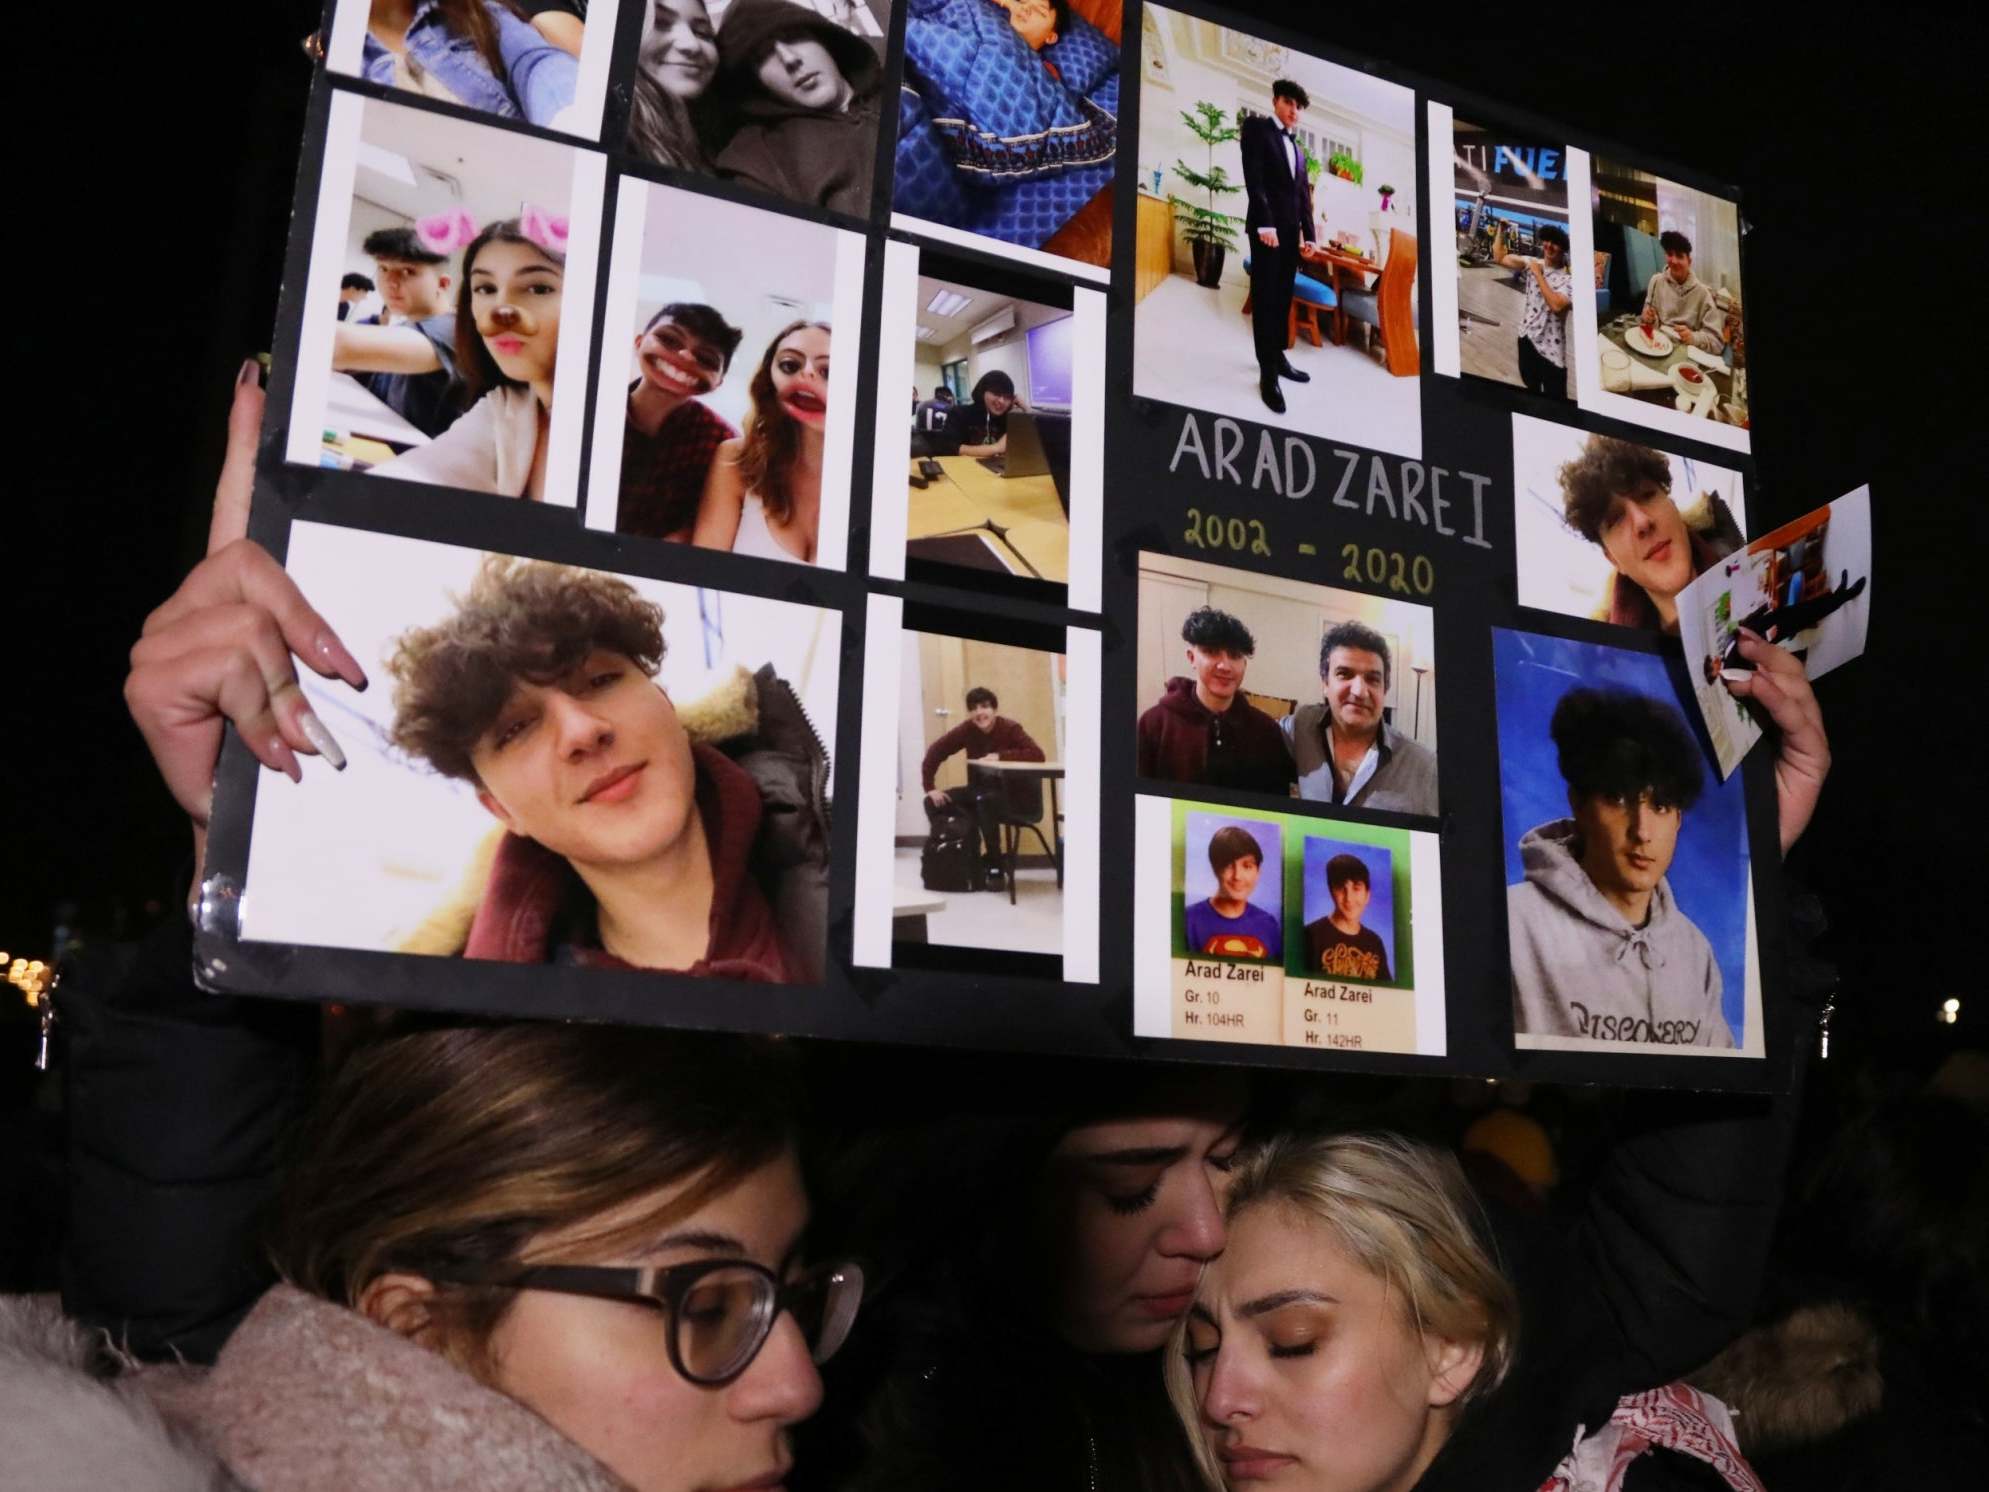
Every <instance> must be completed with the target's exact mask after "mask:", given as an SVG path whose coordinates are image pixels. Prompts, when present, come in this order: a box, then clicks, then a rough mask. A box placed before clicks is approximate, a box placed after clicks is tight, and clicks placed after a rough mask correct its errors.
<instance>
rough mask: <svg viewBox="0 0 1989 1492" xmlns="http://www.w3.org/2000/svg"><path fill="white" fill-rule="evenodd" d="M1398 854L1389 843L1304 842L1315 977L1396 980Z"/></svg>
mask: <svg viewBox="0 0 1989 1492" xmlns="http://www.w3.org/2000/svg"><path fill="white" fill-rule="evenodd" d="M1394 863H1395V862H1394V856H1393V855H1392V854H1391V852H1390V851H1389V850H1388V848H1387V847H1386V846H1385V845H1370V844H1348V843H1345V842H1342V841H1340V840H1336V839H1318V838H1312V837H1310V836H1308V837H1307V839H1306V841H1305V959H1304V965H1303V967H1304V971H1305V972H1306V973H1307V974H1308V975H1311V976H1312V977H1313V978H1315V979H1345V980H1350V981H1352V982H1354V983H1358V984H1393V983H1394V982H1395V979H1396V970H1395V967H1394V958H1393V955H1394V952H1395V883H1394Z"/></svg>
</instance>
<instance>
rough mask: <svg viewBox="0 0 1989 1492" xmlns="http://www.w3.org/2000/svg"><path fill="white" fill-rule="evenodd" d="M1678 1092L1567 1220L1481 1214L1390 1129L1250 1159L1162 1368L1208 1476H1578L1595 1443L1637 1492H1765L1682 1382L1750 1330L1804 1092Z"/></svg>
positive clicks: (1278, 1146)
mask: <svg viewBox="0 0 1989 1492" xmlns="http://www.w3.org/2000/svg"><path fill="white" fill-rule="evenodd" d="M1668 1104H1670V1105H1677V1100H1676V1099H1675V1098H1671V1097H1669V1096H1667V1097H1664V1098H1654V1099H1653V1101H1652V1103H1651V1104H1650V1106H1649V1111H1647V1112H1646V1114H1645V1115H1644V1120H1645V1121H1646V1122H1641V1123H1639V1124H1638V1126H1637V1127H1636V1129H1635V1130H1634V1131H1632V1132H1629V1133H1628V1134H1627V1135H1626V1137H1624V1138H1620V1139H1619V1140H1618V1141H1617V1143H1616V1145H1615V1146H1614V1148H1613V1149H1612V1151H1611V1152H1610V1155H1609V1159H1608V1161H1607V1162H1606V1165H1605V1168H1604V1171H1603V1173H1602V1174H1601V1175H1599V1176H1598V1177H1597V1178H1596V1180H1595V1183H1594V1185H1593V1187H1592V1188H1591V1191H1590V1201H1589V1205H1588V1210H1587V1213H1586V1215H1585V1216H1584V1217H1583V1218H1581V1219H1580V1220H1579V1221H1578V1222H1577V1223H1576V1224H1575V1225H1574V1226H1573V1227H1572V1228H1570V1229H1567V1230H1565V1231H1563V1230H1561V1229H1559V1228H1557V1227H1555V1226H1554V1225H1553V1224H1551V1223H1550V1222H1549V1221H1548V1220H1547V1219H1546V1218H1544V1217H1542V1216H1539V1215H1520V1214H1512V1215H1506V1214H1503V1213H1501V1214H1496V1215H1495V1216H1494V1217H1493V1218H1492V1219H1490V1220H1488V1218H1487V1215H1486V1212H1485V1210H1484V1208H1483V1207H1482V1206H1481V1204H1480V1202H1479V1200H1478V1199H1477V1197H1476V1196H1475V1195H1474V1194H1473V1192H1472V1191H1471V1189H1470V1186H1469V1184H1468V1183H1467V1182H1466V1181H1465V1178H1464V1173H1463V1171H1462V1169H1461V1167H1460V1166H1459V1165H1458V1164H1457V1161H1456V1159H1455V1158H1454V1157H1453V1156H1451V1155H1450V1154H1449V1153H1448V1152H1445V1151H1439V1150H1436V1149H1434V1148H1433V1147H1430V1146H1427V1145H1424V1144H1421V1143H1419V1142H1417V1141H1414V1140H1410V1139H1407V1138H1405V1137H1403V1136H1401V1135H1394V1134H1384V1133H1373V1134H1334V1135H1324V1136H1283V1137H1280V1138H1278V1139H1275V1140H1272V1141H1270V1142H1269V1143H1267V1144H1266V1145H1264V1146H1263V1147H1262V1148H1260V1149H1256V1150H1254V1151H1253V1152H1251V1153H1249V1154H1246V1155H1245V1156H1243V1157H1242V1158H1241V1159H1240V1160H1239V1162H1238V1165H1237V1167H1236V1171H1235V1176H1234V1180H1233V1184H1232V1187H1231V1190H1230V1193H1229V1198H1228V1210H1227V1222H1228V1228H1229V1247H1228V1249H1227V1250H1226V1251H1225V1252H1224V1254H1223V1255H1222V1257H1221V1258H1219V1259H1217V1260H1215V1261H1214V1262H1213V1263H1211V1265H1210V1266H1209V1268H1208V1270H1207V1272H1206V1273H1205V1275H1204V1276H1203V1280H1202V1288H1201V1293H1200V1294H1199V1296H1198V1297H1197V1298H1196V1301H1195V1304H1194V1306H1193V1308H1192V1309H1191V1310H1190V1312H1189V1314H1188V1317H1187V1319H1186V1320H1185V1322H1184V1323H1183V1325H1182V1328H1181V1331H1180V1333H1179V1335H1178V1337H1177V1339H1176V1342H1175V1345H1174V1346H1173V1347H1172V1348H1171V1349H1170V1351H1169V1353H1168V1356H1167V1362H1166V1373H1167V1385H1168V1394H1169V1397H1170V1398H1171V1399H1172V1400H1173V1402H1174V1407H1175V1411H1176V1413H1177V1415H1178V1416H1179V1417H1180V1420H1181V1423H1182V1424H1183V1426H1184V1427H1186V1429H1187V1431H1188V1433H1189V1436H1190V1437H1191V1439H1192V1440H1193V1441H1194V1443H1195V1450H1196V1454H1197V1457H1198V1459H1199V1460H1200V1462H1201V1466H1202V1474H1203V1477H1204V1485H1205V1486H1206V1487H1208V1488H1225V1487H1226V1488H1229V1489H1231V1492H1235V1489H1239V1488H1243V1487H1256V1486H1263V1487H1266V1488H1273V1487H1277V1488H1290V1489H1294V1492H1297V1489H1304V1492H1411V1489H1414V1492H1438V1489H1450V1488H1458V1489H1463V1488H1471V1489H1492V1492H1505V1489H1510V1492H1532V1489H1535V1488H1547V1487H1555V1488H1561V1489H1564V1492H1586V1489H1590V1488H1596V1489H1600V1488H1602V1487H1603V1486H1604V1485H1605V1482H1604V1481H1602V1480H1596V1479H1594V1478H1593V1475H1592V1469H1591V1470H1590V1471H1587V1472H1585V1471H1583V1469H1582V1467H1583V1466H1584V1465H1587V1464H1589V1463H1592V1462H1593V1461H1594V1459H1595V1455H1596V1451H1597V1450H1598V1449H1599V1450H1600V1460H1601V1464H1602V1465H1603V1466H1604V1467H1607V1466H1608V1465H1609V1463H1610V1460H1611V1457H1612V1455H1619V1456H1621V1458H1622V1460H1623V1461H1626V1462H1627V1461H1629V1460H1631V1459H1632V1458H1637V1459H1636V1474H1635V1475H1633V1476H1632V1477H1631V1479H1630V1481H1629V1483H1628V1485H1629V1486H1631V1487H1636V1488H1642V1489H1655V1488H1660V1487H1680V1488H1683V1487H1700V1488H1703V1487H1707V1486H1719V1485H1721V1484H1722V1483H1721V1476H1720V1475H1712V1476H1710V1477H1709V1476H1708V1472H1709V1464H1708V1463H1711V1465H1712V1467H1713V1468H1714V1469H1717V1470H1719V1471H1720V1472H1722V1473H1723V1474H1725V1475H1726V1476H1727V1480H1728V1484H1729V1485H1731V1486H1733V1487H1736V1488H1740V1487H1753V1488H1754V1489H1755V1492H1758V1484H1756V1483H1754V1482H1752V1480H1751V1473H1748V1472H1747V1471H1746V1466H1745V1462H1744V1461H1743V1460H1741V1459H1740V1456H1739V1452H1738V1450H1737V1448H1733V1447H1732V1443H1731V1442H1732V1425H1731V1422H1730V1421H1729V1420H1728V1418H1727V1415H1726V1411H1725V1409H1724V1407H1723V1406H1720V1405H1718V1404H1717V1402H1716V1401H1704V1400H1696V1396H1695V1397H1694V1398H1693V1399H1692V1401H1690V1402H1681V1400H1682V1399H1684V1398H1685V1397H1686V1396H1690V1395H1691V1391H1690V1390H1687V1389H1684V1388H1683V1387H1682V1385H1679V1384H1678V1383H1677V1380H1678V1379H1679V1378H1680V1377H1681V1376H1682V1375H1683V1374H1684V1373H1686V1372H1689V1371H1691V1370H1692V1369H1694V1368H1696V1367H1698V1366H1699V1365H1700V1364H1701V1363H1703V1362H1705V1361H1706V1360H1707V1359H1708V1358H1709V1357H1711V1356H1712V1354H1713V1353H1714V1352H1716V1351H1718V1350H1719V1348H1720V1347H1721V1346H1723V1345H1724V1344H1725V1342H1726V1341H1727V1340H1728V1339H1729V1338H1730V1337H1731V1336H1732V1335H1733V1333H1734V1332H1736V1331H1737V1330H1738V1329H1739V1328H1740V1327H1741V1326H1742V1325H1744V1324H1745V1323H1746V1320H1747V1317H1748V1310H1749V1303H1750V1302H1749V1299H1748V1296H1749V1294H1750V1292H1751V1291H1752V1289H1753V1286H1754V1282H1755V1281H1756V1280H1757V1279H1758V1277H1759V1270H1760V1267H1761V1264H1762V1261H1763V1259H1764V1257H1765V1253H1764V1250H1765V1248H1766V1245H1767V1240H1768V1237H1769V1235H1770V1233H1771V1232H1772V1229H1773V1221H1774V1215H1775V1211H1776V1203H1777V1201H1778V1198H1779V1193H1780V1187H1781V1167H1782V1163H1783V1161H1784V1160H1785V1159H1786V1156H1787V1143H1788V1133H1789V1129H1790V1119H1791V1116H1792V1114H1793V1111H1794V1105H1793V1104H1791V1103H1787V1102H1776V1103H1771V1102H1770V1101H1767V1100H1730V1101H1729V1100H1702V1102H1701V1107H1700V1108H1699V1110H1698V1112H1697V1114H1696V1115H1695V1116H1694V1117H1691V1118H1681V1107H1682V1106H1681V1107H1670V1108H1668V1107H1667V1105H1668ZM1494 1230H1496V1231H1494ZM1635 1435H1642V1436H1644V1437H1645V1439H1646V1440H1647V1441H1648V1442H1649V1443H1648V1445H1646V1446H1644V1447H1643V1448H1641V1449H1640V1448H1639V1446H1638V1444H1637V1443H1636V1442H1635V1441H1634V1439H1632V1438H1631V1437H1632V1436H1635ZM1584 1437H1590V1438H1589V1439H1584ZM1577 1442H1581V1443H1582V1448H1583V1450H1584V1451H1587V1452H1588V1462H1583V1461H1582V1460H1581V1453H1580V1452H1571V1450H1570V1447H1573V1446H1575V1445H1576V1444H1577ZM1619 1475H1620V1471H1619ZM1550 1477H1565V1478H1568V1479H1567V1480H1555V1481H1550V1480H1549V1478H1550ZM1606 1485H1607V1486H1608V1487H1610V1488H1616V1487H1619V1486H1622V1485H1624V1484H1623V1483H1622V1482H1620V1481H1619V1480H1613V1479H1612V1480H1608V1481H1607V1482H1606Z"/></svg>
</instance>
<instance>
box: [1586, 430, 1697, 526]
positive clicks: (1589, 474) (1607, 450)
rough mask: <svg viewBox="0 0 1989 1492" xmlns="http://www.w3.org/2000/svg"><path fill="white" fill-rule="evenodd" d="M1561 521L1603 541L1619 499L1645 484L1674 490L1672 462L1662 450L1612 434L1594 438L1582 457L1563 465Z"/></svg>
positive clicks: (1638, 490) (1589, 441)
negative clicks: (1612, 508)
mask: <svg viewBox="0 0 1989 1492" xmlns="http://www.w3.org/2000/svg"><path fill="white" fill-rule="evenodd" d="M1560 479H1561V520H1562V522H1564V523H1566V524H1567V525H1568V527H1569V528H1571V529H1573V530H1574V531H1575V532H1576V533H1578V534H1580V535H1581V536H1582V537H1583V538H1584V539H1586V540H1588V541H1589V543H1591V544H1600V543H1601V542H1602V537H1601V536H1602V524H1603V520H1604V519H1606V518H1608V516H1609V506H1610V504H1611V503H1613V502H1615V500H1616V499H1617V497H1618V496H1620V495H1622V494H1625V493H1631V492H1641V491H1642V490H1643V488H1644V484H1645V483H1646V482H1655V483H1657V484H1658V486H1659V487H1661V488H1663V489H1664V490H1665V491H1666V492H1669V491H1671V463H1670V462H1669V461H1667V460H1665V458H1664V454H1663V452H1661V451H1654V450H1652V449H1651V448H1650V447H1649V446H1640V445H1638V444H1637V443H1636V442H1635V441H1633V440H1618V439H1616V438H1615V437H1614V436H1613V435H1591V436H1590V437H1589V438H1588V443H1587V444H1586V445H1584V446H1583V447H1582V453H1581V455H1579V456H1577V457H1576V458H1575V459H1574V460H1572V461H1570V462H1568V463H1567V464H1565V465H1564V466H1562V468H1561V470H1560Z"/></svg>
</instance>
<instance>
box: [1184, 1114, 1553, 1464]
mask: <svg viewBox="0 0 1989 1492" xmlns="http://www.w3.org/2000/svg"><path fill="white" fill-rule="evenodd" d="M1273 1205H1275V1206H1281V1207H1284V1208H1286V1209H1289V1211H1290V1213H1291V1215H1293V1216H1295V1217H1299V1218H1302V1219H1304V1220H1305V1221H1307V1222H1309V1223H1316V1224H1317V1225H1318V1226H1320V1227H1323V1228H1326V1229H1328V1230H1329V1231H1331V1233H1332V1234H1333V1236H1334V1238H1335V1239H1336V1240H1337V1241H1338V1242H1339V1244H1340V1246H1341V1247H1342V1248H1343V1249H1345V1250H1346V1252H1347V1253H1348V1254H1349V1255H1350V1256H1351V1257H1352V1258H1353V1259H1354V1260H1355V1261H1356V1262H1357V1263H1359V1264H1361V1265H1362V1266H1363V1267H1365V1268H1366V1269H1368V1270H1370V1271H1372V1272H1373V1273H1374V1274H1376V1275H1379V1276H1380V1277H1381V1278H1382V1279H1383V1280H1384V1281H1386V1282H1387V1284H1388V1287H1389V1289H1390V1290H1391V1291H1392V1292H1393V1293H1394V1294H1395V1295H1397V1296H1398V1297H1399V1298H1400V1299H1401V1302H1402V1309H1403V1317H1404V1320H1405V1321H1406V1322H1407V1324H1408V1326H1409V1327H1410V1329H1411V1330H1413V1331H1415V1332H1417V1333H1419V1334H1420V1333H1423V1332H1434V1333H1436V1334H1437V1335H1439V1336H1443V1337H1448V1338H1450V1339H1451V1340H1453V1341H1460V1342H1472V1343H1476V1344H1478V1345H1480V1346H1482V1347H1483V1349H1484V1360H1483V1362H1482V1363H1481V1364H1480V1365H1479V1368H1478V1371H1477V1374H1476V1375H1475V1376H1474V1377H1473V1378H1472V1380H1471V1382H1470V1384H1469V1385H1468V1386H1467V1387H1466V1388H1465V1390H1464V1391H1463V1392H1462V1393H1461V1394H1460V1395H1458V1398H1457V1400H1456V1403H1457V1405H1458V1408H1459V1409H1460V1410H1461V1409H1463V1408H1464V1407H1466V1406H1468V1405H1470V1404H1472V1403H1475V1402H1476V1401H1478V1400H1479V1399H1482V1398H1484V1397H1485V1396H1486V1395H1487V1394H1489V1393H1491V1392H1492V1390H1493V1389H1495V1388H1497V1387H1498V1386H1499V1384H1500V1383H1501V1382H1502V1381H1503V1380H1504V1378H1505V1376H1506V1373H1507V1372H1508V1371H1509V1370H1510V1369H1511V1367H1512V1362H1513V1356H1514V1352H1515V1349H1516V1346H1517V1339H1518V1331H1519V1301H1518V1297H1517V1296H1515V1295H1514V1293H1513V1288H1512V1285H1511V1283H1510V1282H1509V1281H1508V1280H1507V1279H1506V1277H1505V1275H1504V1274H1503V1273H1501V1272H1500V1270H1499V1267H1498V1264H1497V1263H1496V1262H1495V1260H1494V1258H1493V1256H1492V1251H1491V1249H1490V1248H1489V1247H1488V1245H1487V1244H1486V1242H1485V1241H1484V1238H1483V1231H1484V1214H1483V1212H1482V1210H1481V1209H1480V1207H1479V1205H1478V1200H1477V1194H1476V1193H1474V1192H1473V1191H1472V1190H1471V1185H1470V1183H1469V1182H1468V1181H1466V1180H1465V1179H1464V1169H1463V1167H1462V1166H1460V1165H1459V1164H1458V1163H1457V1157H1456V1156H1454V1155H1452V1154H1451V1153H1450V1152H1449V1151H1446V1150H1438V1149H1436V1148H1435V1147H1434V1146H1430V1145H1425V1144H1422V1143H1420V1142H1419V1141H1416V1140H1412V1139H1409V1138H1408V1137H1407V1136H1405V1135H1399V1134H1390V1133H1387V1132H1383V1131H1375V1132H1371V1133H1355V1134H1324V1135H1280V1136H1277V1137H1275V1138H1273V1139H1271V1140H1269V1141H1267V1142H1265V1143H1264V1144H1263V1145H1261V1146H1258V1147H1257V1148H1256V1149H1254V1150H1252V1151H1250V1152H1249V1153H1248V1154H1246V1155H1244V1156H1242V1157H1240V1158H1239V1160H1238V1162H1237V1166H1236V1170H1235V1176H1234V1180H1233V1181H1232V1182H1231V1185H1230V1191H1229V1197H1228V1200H1227V1202H1226V1203H1225V1209H1224V1210H1225V1212H1226V1215H1227V1218H1228V1221H1229V1223H1230V1225H1231V1226H1232V1227H1233V1226H1234V1225H1235V1223H1236V1220H1237V1218H1239V1217H1241V1216H1242V1215H1243V1214H1244V1213H1245V1212H1247V1211H1249V1210H1250V1209H1251V1208H1253V1207H1263V1206H1273ZM1186 1340H1187V1321H1186V1318H1183V1321H1182V1324H1181V1325H1180V1326H1179V1327H1178V1328H1176V1330H1175V1333H1174V1340H1173V1341H1172V1342H1171V1343H1170V1344H1169V1346H1168V1349H1167V1353H1166V1357H1165V1360H1164V1361H1163V1363H1162V1365H1161V1366H1162V1372H1163V1374H1164V1376H1165V1378H1166V1382H1167V1395H1168V1397H1169V1398H1170V1399H1171V1400H1172V1401H1173V1403H1174V1411H1175V1414H1176V1415H1177V1416H1178V1417H1179V1418H1180V1421H1181V1424H1182V1426H1183V1428H1185V1429H1186V1431H1187V1433H1188V1440H1189V1443H1190V1445H1192V1446H1193V1447H1194V1450H1195V1455H1196V1459H1197V1461H1198V1462H1200V1464H1201V1466H1202V1470H1203V1473H1204V1475H1206V1476H1207V1477H1208V1478H1209V1482H1210V1485H1211V1486H1216V1487H1220V1486H1222V1485H1223V1479H1222V1476H1221V1473H1220V1468H1219V1467H1218V1466H1217V1463H1216V1459H1215V1456H1214V1454H1213V1451H1212V1449H1211V1447H1210V1446H1209V1443H1208V1438H1207V1435H1206V1433H1205V1429H1204V1426H1203V1424H1202V1416H1201V1407H1200V1404H1199V1402H1198V1401H1197V1399H1196V1397H1195V1384H1194V1377H1193V1374H1192V1372H1191V1370H1190V1369H1189V1366H1188V1360H1187V1358H1186V1356H1185V1355H1184V1352H1183V1348H1184V1347H1185V1346H1186Z"/></svg>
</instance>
